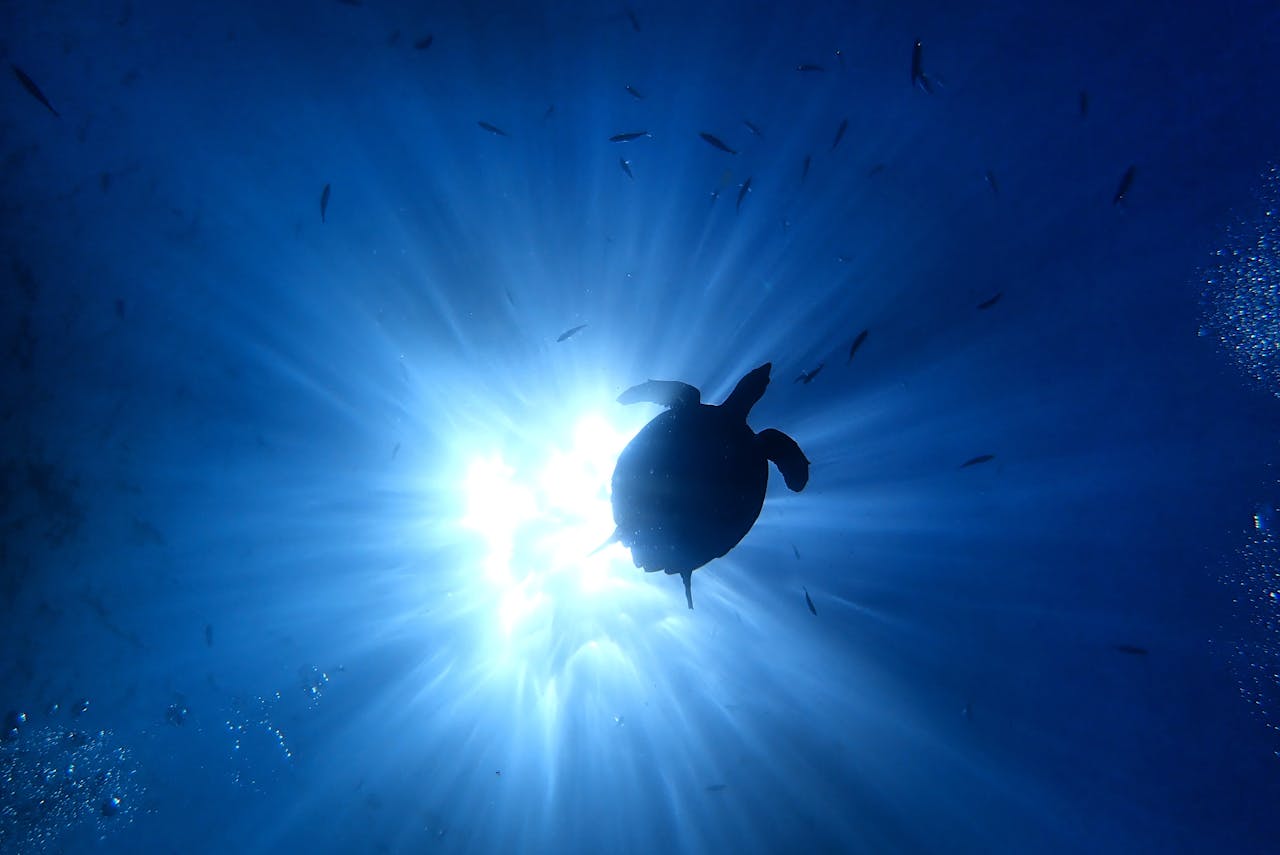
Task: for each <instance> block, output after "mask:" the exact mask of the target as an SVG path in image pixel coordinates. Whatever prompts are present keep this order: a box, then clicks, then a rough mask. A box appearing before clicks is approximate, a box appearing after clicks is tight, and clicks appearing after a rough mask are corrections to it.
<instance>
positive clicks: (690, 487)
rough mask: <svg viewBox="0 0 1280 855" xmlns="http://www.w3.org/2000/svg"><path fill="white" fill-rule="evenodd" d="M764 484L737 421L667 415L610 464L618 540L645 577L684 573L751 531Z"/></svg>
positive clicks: (699, 411) (752, 442)
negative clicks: (613, 466) (614, 463)
mask: <svg viewBox="0 0 1280 855" xmlns="http://www.w3.org/2000/svg"><path fill="white" fill-rule="evenodd" d="M768 479H769V463H768V460H767V459H766V457H765V454H764V451H763V450H762V448H761V443H760V441H759V439H758V438H757V436H756V434H755V433H754V432H753V431H752V430H751V428H750V427H748V425H747V423H746V421H745V420H744V419H743V417H742V415H741V414H735V413H732V412H730V411H728V410H726V409H725V408H723V407H716V406H709V405H706V404H691V405H688V406H681V407H676V408H674V409H671V410H668V411H666V412H665V413H661V414H660V415H658V416H656V417H655V418H654V419H653V421H651V422H649V423H648V424H647V425H645V426H644V428H643V429H641V431H640V432H639V433H638V434H636V436H635V438H634V439H632V440H631V442H630V443H629V444H628V445H627V447H626V448H625V449H623V451H622V454H621V455H620V456H619V457H618V463H617V466H616V467H615V469H614V472H613V497H612V501H613V519H614V522H615V523H616V524H617V526H618V531H617V535H618V539H619V540H620V541H621V542H622V544H623V545H624V546H626V547H628V548H630V550H631V556H632V560H634V561H635V565H636V566H637V567H643V568H644V569H645V570H646V571H648V572H654V571H657V570H662V571H665V572H666V573H672V574H674V573H681V574H683V573H689V572H692V571H693V570H696V569H697V568H699V567H701V566H702V565H704V564H706V563H707V562H708V561H711V560H713V559H715V558H719V557H720V556H722V555H724V554H725V553H727V552H728V551H729V550H730V549H733V547H735V546H737V545H738V542H739V541H741V540H742V538H743V537H745V536H746V534H747V532H748V531H750V530H751V527H752V526H753V525H754V524H755V521H756V518H757V517H759V516H760V508H761V507H762V506H763V505H764V495H765V488H766V486H767V485H768Z"/></svg>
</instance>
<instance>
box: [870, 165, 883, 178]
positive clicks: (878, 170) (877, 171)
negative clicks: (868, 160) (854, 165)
mask: <svg viewBox="0 0 1280 855" xmlns="http://www.w3.org/2000/svg"><path fill="white" fill-rule="evenodd" d="M881 172H884V164H883V163H877V164H876V165H875V166H873V167H871V168H870V169H868V170H867V177H868V178H870V177H871V176H873V175H879V174H880V173H881Z"/></svg>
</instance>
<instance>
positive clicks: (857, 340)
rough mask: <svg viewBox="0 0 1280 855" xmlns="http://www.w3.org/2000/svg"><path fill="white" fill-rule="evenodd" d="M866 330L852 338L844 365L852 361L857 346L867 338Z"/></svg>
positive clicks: (860, 345)
mask: <svg viewBox="0 0 1280 855" xmlns="http://www.w3.org/2000/svg"><path fill="white" fill-rule="evenodd" d="M867 332H868V330H863V331H862V332H860V333H858V337H857V338H855V339H854V340H853V344H851V345H849V358H848V359H846V360H845V361H844V364H845V365H848V364H849V363H850V362H853V355H854V354H855V353H857V352H858V348H860V347H862V343H863V342H864V341H866V340H867Z"/></svg>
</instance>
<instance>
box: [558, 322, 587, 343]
mask: <svg viewBox="0 0 1280 855" xmlns="http://www.w3.org/2000/svg"><path fill="white" fill-rule="evenodd" d="M586 328H587V325H586V324H578V325H577V326H576V327H574V328H573V329H571V330H565V331H564V332H562V333H560V337H559V338H557V339H556V341H565V340H567V339H571V338H573V337H574V336H575V335H577V334H578V333H580V332H582V331H583V330H584V329H586Z"/></svg>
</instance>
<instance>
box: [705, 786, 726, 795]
mask: <svg viewBox="0 0 1280 855" xmlns="http://www.w3.org/2000/svg"><path fill="white" fill-rule="evenodd" d="M726 786H728V785H727V784H707V786H706V787H704V788H703V789H705V790H706V791H707V792H708V793H718V792H720V791H721V790H723V789H724V788H725V787H726Z"/></svg>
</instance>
